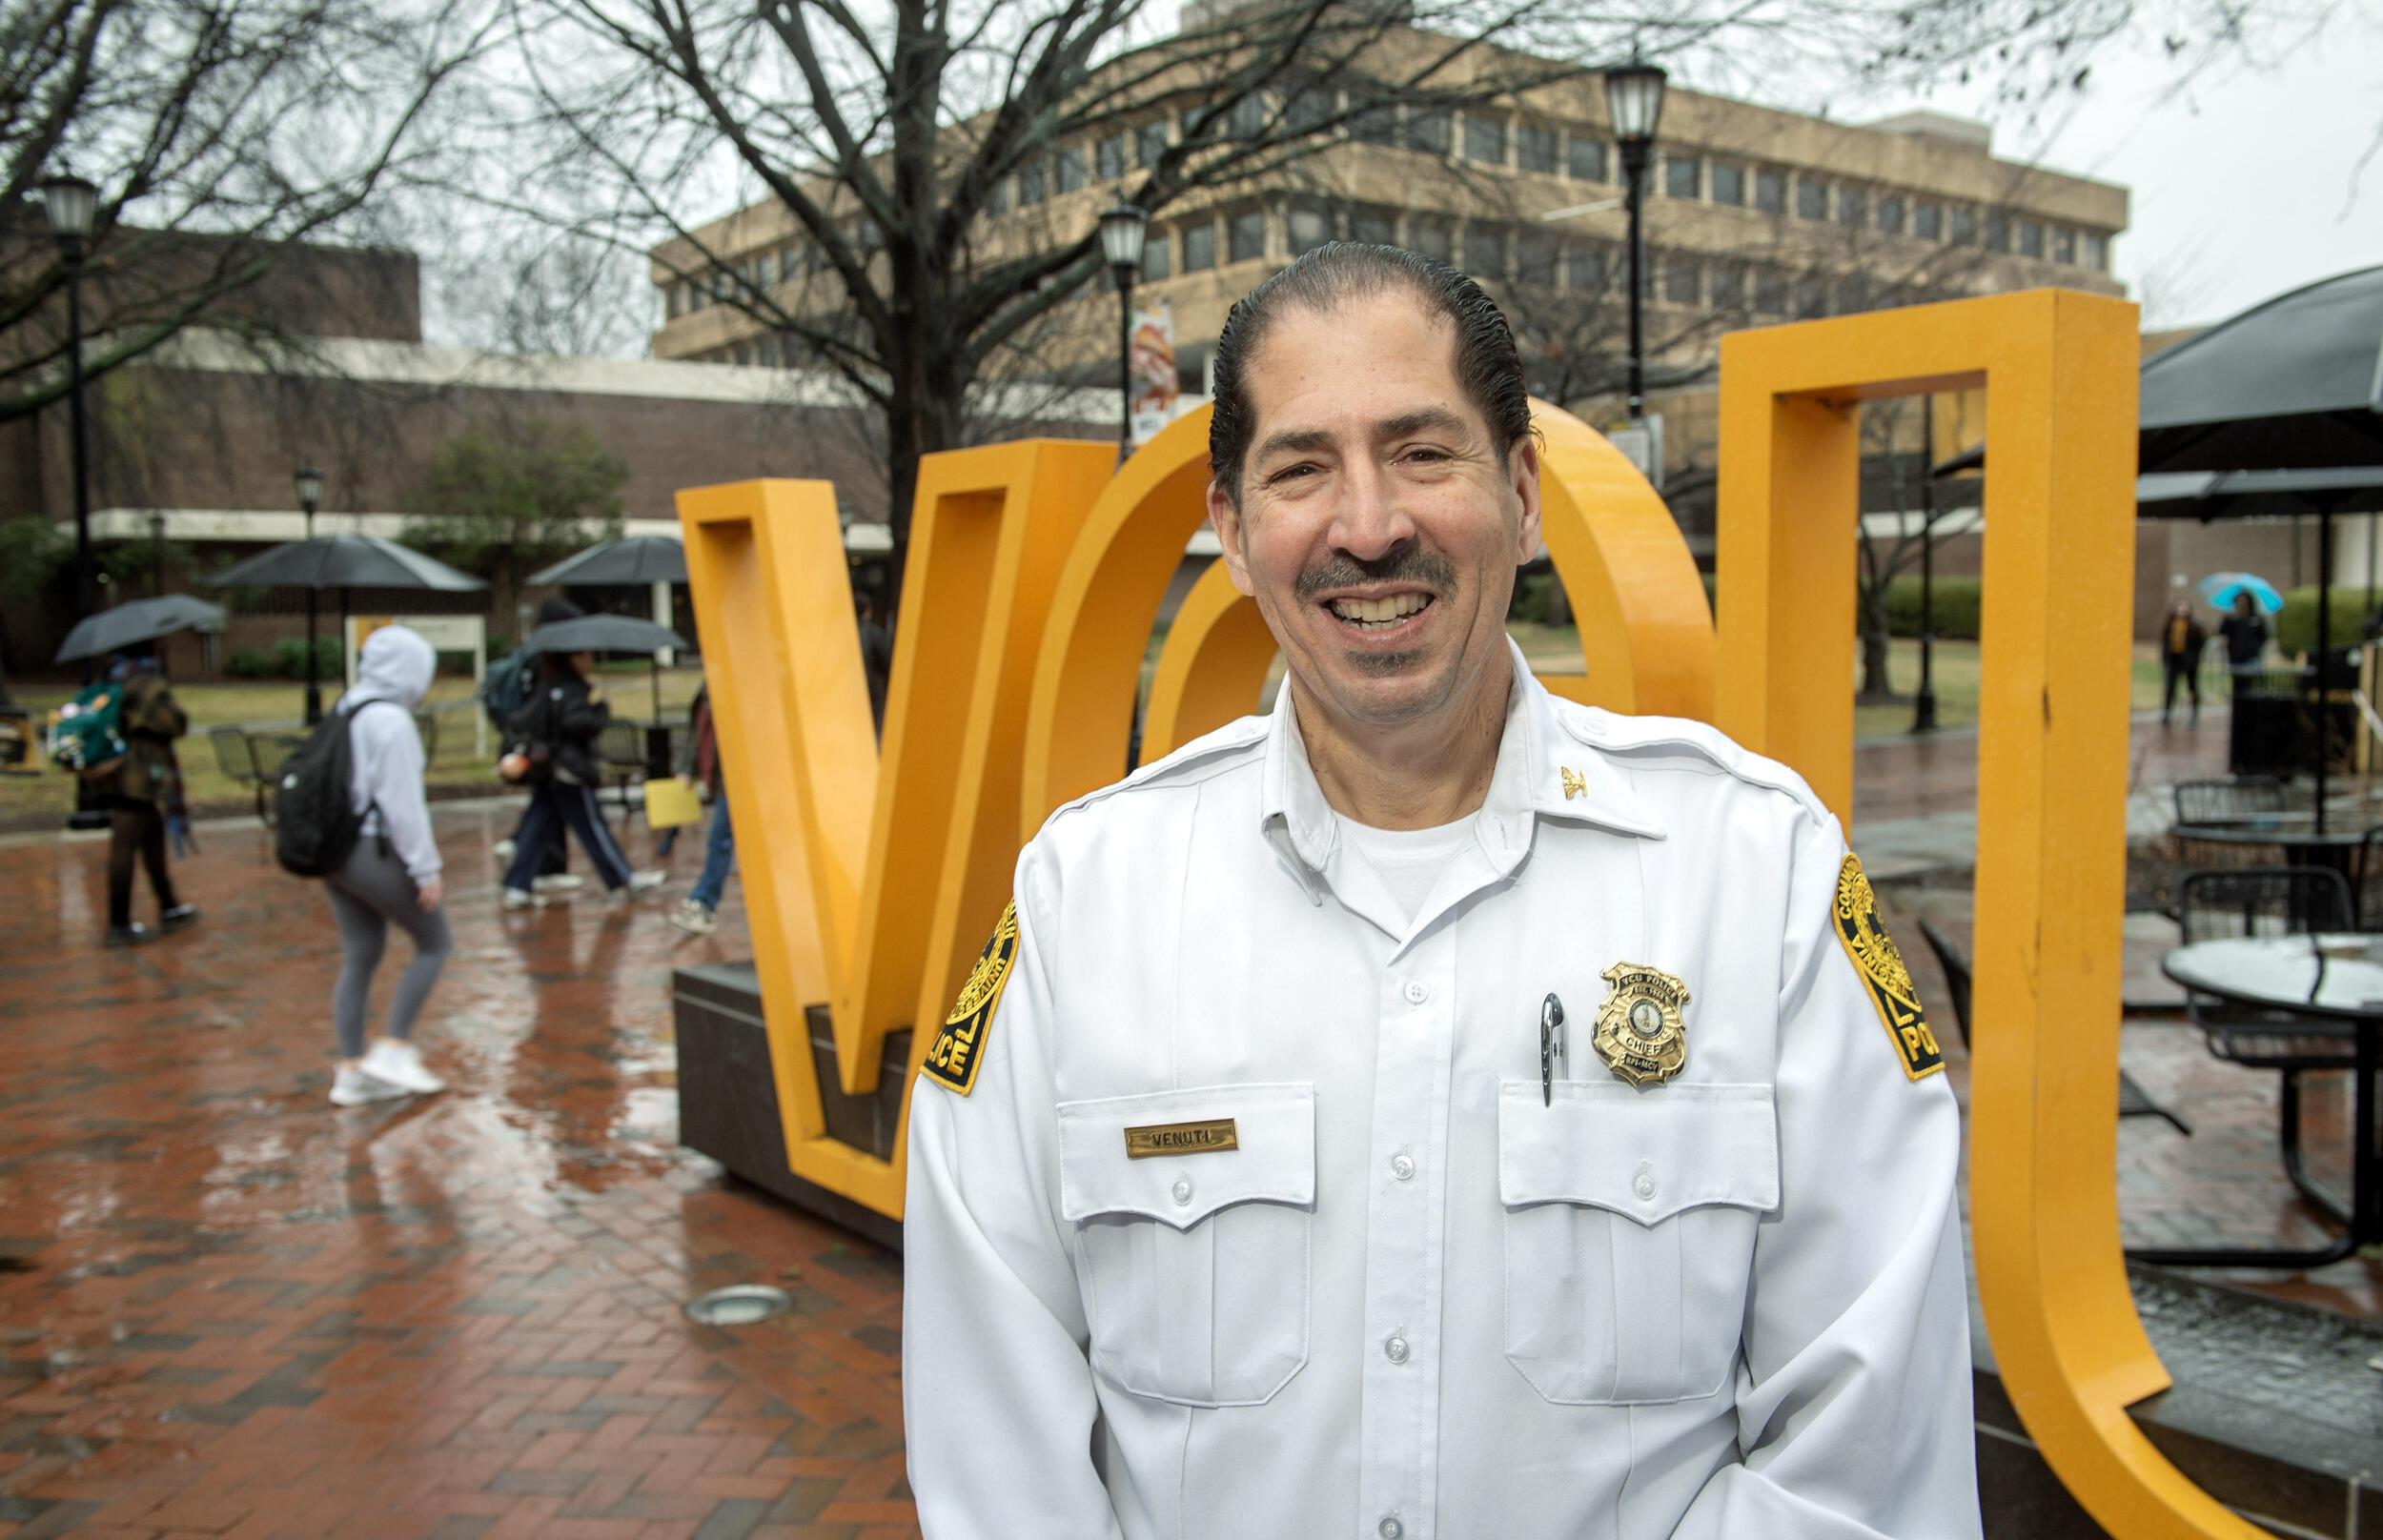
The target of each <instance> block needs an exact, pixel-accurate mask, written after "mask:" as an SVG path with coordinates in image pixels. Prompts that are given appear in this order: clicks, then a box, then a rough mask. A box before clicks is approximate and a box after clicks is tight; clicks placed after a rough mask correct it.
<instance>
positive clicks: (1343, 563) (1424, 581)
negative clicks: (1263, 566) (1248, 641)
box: [1292, 540, 1456, 601]
mask: <svg viewBox="0 0 2383 1540" xmlns="http://www.w3.org/2000/svg"><path fill="white" fill-rule="evenodd" d="M1392 582H1411V583H1414V584H1416V586H1417V587H1421V588H1429V589H1432V590H1434V591H1435V592H1444V591H1445V590H1447V589H1450V588H1453V587H1455V586H1456V563H1455V562H1453V561H1450V560H1449V559H1448V558H1447V557H1444V556H1441V555H1440V554H1439V553H1438V552H1436V551H1426V550H1424V549H1423V547H1422V546H1421V544H1419V543H1418V542H1416V541H1415V540H1400V541H1399V542H1398V543H1397V544H1396V545H1394V546H1392V547H1391V548H1390V549H1389V550H1387V551H1385V552H1383V553H1382V554H1381V555H1380V556H1377V557H1353V556H1351V555H1350V554H1349V553H1348V552H1346V551H1334V553H1333V554H1332V555H1331V556H1329V557H1325V558H1324V559H1323V560H1321V561H1319V562H1317V563H1316V564H1315V565H1314V566H1312V567H1310V568H1308V569H1307V570H1306V571H1305V572H1302V573H1301V574H1299V580H1298V581H1297V582H1295V583H1293V585H1292V592H1293V593H1294V594H1296V595H1297V596H1298V597H1299V598H1300V599H1301V600H1302V601H1305V600H1308V599H1312V598H1314V597H1315V596H1316V595H1318V594H1321V593H1324V592H1325V591H1326V590H1328V589H1334V588H1361V587H1364V586H1365V585H1367V584H1369V583H1392Z"/></svg>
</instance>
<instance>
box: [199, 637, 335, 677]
mask: <svg viewBox="0 0 2383 1540" xmlns="http://www.w3.org/2000/svg"><path fill="white" fill-rule="evenodd" d="M315 658H316V663H315V673H316V678H318V679H337V678H339V677H340V670H341V669H342V668H343V667H344V666H345V664H346V659H344V658H342V657H341V655H340V652H339V642H338V639H337V638H333V637H316V638H315ZM224 667H225V669H226V670H228V671H229V672H231V673H233V674H234V675H237V676H238V677H239V678H241V679H304V678H306V639H305V638H302V637H284V638H281V639H280V640H279V641H276V642H275V643H274V644H273V646H272V647H271V648H264V647H238V648H234V650H233V653H232V656H231V657H230V658H229V659H226V660H225V662H224Z"/></svg>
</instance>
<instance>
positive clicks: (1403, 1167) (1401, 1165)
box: [1390, 1155, 1415, 1182]
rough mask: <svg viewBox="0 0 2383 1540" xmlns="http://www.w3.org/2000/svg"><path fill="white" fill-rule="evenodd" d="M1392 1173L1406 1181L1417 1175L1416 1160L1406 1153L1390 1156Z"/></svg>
mask: <svg viewBox="0 0 2383 1540" xmlns="http://www.w3.org/2000/svg"><path fill="white" fill-rule="evenodd" d="M1390 1174H1391V1175H1392V1176H1395V1177H1396V1178H1397V1179H1398V1180H1399V1181H1401V1182H1404V1181H1406V1180H1407V1179H1408V1178H1409V1177H1412V1176H1413V1175H1415V1162H1414V1161H1413V1160H1412V1159H1410V1158H1409V1157H1407V1156H1405V1155H1393V1156H1392V1157H1391V1158H1390Z"/></svg>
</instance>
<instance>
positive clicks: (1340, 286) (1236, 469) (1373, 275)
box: [1208, 241, 1531, 508]
mask: <svg viewBox="0 0 2383 1540" xmlns="http://www.w3.org/2000/svg"><path fill="white" fill-rule="evenodd" d="M1397 289H1404V290H1406V291H1407V292H1408V293H1410V294H1414V295H1415V296H1416V298H1417V299H1419V300H1421V301H1422V303H1423V305H1424V307H1425V308H1426V309H1427V310H1429V311H1430V312H1431V313H1432V314H1436V315H1439V316H1442V317H1444V318H1445V319H1446V320H1447V322H1448V324H1449V328H1450V329H1451V330H1452V331H1454V332H1455V333H1456V385H1457V388H1458V389H1460V390H1462V391H1463V392H1464V395H1465V399H1466V400H1467V401H1470V402H1471V403H1472V404H1473V408H1474V410H1475V411H1477V412H1478V413H1480V414H1481V416H1482V419H1483V420H1484V421H1486V422H1487V423H1488V424H1489V431H1490V441H1491V442H1492V443H1493V444H1495V445H1496V446H1497V461H1498V464H1499V465H1501V466H1503V465H1505V464H1507V463H1508V456H1510V455H1511V454H1512V453H1513V451H1514V447H1515V441H1516V440H1517V439H1518V438H1521V437H1522V436H1524V435H1525V434H1528V433H1529V432H1530V431H1531V396H1530V392H1529V390H1528V389H1527V388H1526V387H1525V386H1524V384H1523V380H1522V357H1521V355H1519V354H1517V352H1516V351H1515V334H1514V333H1513V331H1512V330H1510V329H1509V328H1508V327H1507V325H1506V317H1505V314H1504V313H1503V312H1501V311H1499V310H1498V308H1497V301H1495V300H1493V299H1491V298H1490V296H1489V295H1488V294H1485V293H1483V292H1482V290H1481V286H1480V285H1479V284H1477V283H1475V282H1474V281H1473V280H1472V279H1471V278H1468V277H1466V276H1465V275H1464V274H1461V273H1458V272H1456V270H1455V269H1454V268H1451V267H1448V266H1447V265H1445V264H1444V263H1439V262H1435V261H1433V260H1432V259H1431V258H1430V257H1428V256H1418V255H1416V253H1413V252H1408V251H1401V250H1400V249H1399V248H1397V247H1395V246H1363V245H1358V244H1356V243H1354V242H1350V241H1331V242H1328V243H1326V244H1325V245H1322V246H1319V247H1317V248H1316V249H1315V250H1314V251H1312V252H1310V253H1307V254H1306V255H1304V256H1302V257H1300V258H1299V259H1298V260H1297V261H1295V262H1293V263H1292V264H1291V265H1290V266H1289V267H1287V268H1285V269H1283V270H1282V271H1281V272H1280V273H1277V274H1274V275H1273V277H1271V278H1269V279H1267V280H1266V281H1265V282H1264V283H1261V284H1259V285H1258V286H1257V287H1256V288H1255V289H1253V290H1251V291H1250V292H1249V294H1246V295H1244V296H1243V297H1242V298H1241V299H1240V301H1239V302H1237V303H1236V304H1235V305H1234V306H1233V307H1232V314H1228V315H1227V316H1226V317H1225V330H1224V333H1223V334H1222V335H1220V336H1218V337H1217V339H1216V370H1215V385H1216V395H1215V407H1216V409H1215V415H1214V416H1213V417H1212V419H1211V420H1210V423H1209V427H1208V463H1209V471H1210V474H1211V475H1212V476H1215V478H1216V481H1217V484H1218V485H1220V486H1222V487H1223V488H1224V489H1225V495H1226V496H1229V497H1231V498H1232V505H1233V506H1234V507H1235V508H1239V507H1240V506H1241V473H1242V470H1243V468H1244V465H1245V462H1246V461H1247V460H1248V459H1249V456H1250V440H1251V438H1252V437H1253V436H1255V434H1256V433H1257V413H1256V409H1255V407H1254V406H1253V405H1252V403H1251V400H1250V380H1249V368H1250V361H1251V359H1253V358H1254V357H1255V356H1256V355H1257V351H1258V349H1259V348H1260V347H1261V346H1263V345H1264V343H1265V341H1266V334H1268V333H1269V332H1271V331H1273V329H1274V324H1275V323H1276V322H1277V321H1279V320H1280V319H1281V318H1282V315H1283V313H1284V312H1285V311H1286V310H1291V309H1298V310H1306V311H1314V312H1315V313H1316V314H1330V313H1332V312H1334V311H1335V310H1338V309H1340V308H1341V307H1342V306H1344V305H1347V304H1349V303H1351V302H1352V301H1354V300H1359V299H1371V298H1372V297H1374V296H1375V294H1387V293H1390V292H1392V291H1394V290H1397Z"/></svg>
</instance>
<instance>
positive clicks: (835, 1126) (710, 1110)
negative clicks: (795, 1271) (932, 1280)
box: [671, 962, 910, 1251]
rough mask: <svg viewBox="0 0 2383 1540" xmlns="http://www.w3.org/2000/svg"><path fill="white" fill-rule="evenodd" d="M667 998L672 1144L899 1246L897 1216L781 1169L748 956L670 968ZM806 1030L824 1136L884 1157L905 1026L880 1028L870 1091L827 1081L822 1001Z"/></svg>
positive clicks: (772, 1085) (829, 1041)
mask: <svg viewBox="0 0 2383 1540" xmlns="http://www.w3.org/2000/svg"><path fill="white" fill-rule="evenodd" d="M671 997H672V1003H673V1010H672V1013H671V1015H672V1022H673V1024H674V1026H675V1028H676V1031H677V1033H678V1040H679V1143H681V1144H682V1145H686V1146H687V1147H688V1148H689V1149H696V1150H701V1151H703V1153H704V1154H706V1155H708V1156H710V1157H711V1158H712V1159H713V1160H716V1161H718V1162H719V1163H720V1164H721V1165H724V1166H726V1167H727V1168H728V1169H729V1170H730V1171H731V1172H733V1173H734V1174H735V1175H737V1176H739V1177H741V1178H743V1180H744V1181H747V1182H750V1183H752V1184H753V1185H755V1186H757V1187H761V1188H764V1189H765V1190H767V1191H770V1192H774V1193H776V1194H777V1195H778V1196H779V1197H781V1198H784V1200H785V1201H786V1202H788V1203H790V1204H792V1205H794V1206H796V1207H798V1208H801V1209H804V1210H805V1211H806V1212H809V1213H813V1214H817V1215H818V1216H819V1217H820V1218H822V1219H825V1220H829V1221H832V1222H833V1223H835V1224H838V1225H841V1226H844V1227H845V1229H848V1230H852V1231H854V1232H855V1233H857V1234H860V1235H864V1236H866V1237H867V1238H868V1239H870V1240H872V1241H875V1242H876V1243H877V1244H878V1245H880V1246H887V1247H890V1248H891V1249H893V1250H896V1251H899V1250H901V1249H902V1224H901V1222H900V1221H899V1220H893V1219H888V1218H886V1216H885V1215H883V1214H881V1213H879V1212H877V1211H876V1210H875V1209H873V1208H869V1207H866V1206H863V1205H861V1204H857V1203H854V1202H853V1201H852V1200H851V1199H849V1198H846V1197H845V1196H844V1195H843V1194H842V1193H836V1192H830V1191H828V1190H827V1189H826V1188H825V1187H823V1186H821V1185H818V1184H817V1183H814V1182H805V1181H804V1180H803V1179H802V1178H801V1177H799V1176H796V1175H795V1174H794V1173H793V1172H792V1171H790V1170H788V1169H787V1168H786V1137H785V1125H784V1123H783V1122H781V1121H780V1119H779V1113H778V1081H777V1077H776V1076H775V1075H773V1074H771V1072H770V1063H769V1034H768V1032H767V1030H766V1029H765V1028H764V1025H763V1022H762V991H761V982H760V980H759V978H758V977H757V976H756V975H755V972H754V968H753V964H752V963H750V962H704V963H699V964H697V965H695V966H693V967H685V968H680V969H678V970H677V971H676V972H675V973H674V974H673V975H672V976H671ZM810 1029H811V1063H812V1065H813V1067H814V1069H815V1070H816V1071H817V1073H818V1077H819V1085H820V1095H821V1099H822V1101H823V1103H824V1104H825V1112H826V1115H827V1135H828V1137H829V1138H831V1139H836V1140H839V1141H841V1142H843V1143H845V1144H847V1145H851V1146H852V1147H853V1148H855V1149H858V1150H861V1151H862V1152H864V1153H866V1154H869V1155H874V1156H876V1157H877V1158H878V1159H880V1160H890V1159H891V1158H892V1156H893V1142H894V1130H895V1128H896V1127H897V1126H899V1124H900V1120H901V1116H902V1081H903V1077H904V1076H905V1075H906V1074H907V1073H908V1072H909V1064H910V1034H909V1033H908V1032H907V1031H901V1032H889V1033H887V1034H886V1053H885V1059H884V1063H883V1065H882V1067H881V1069H880V1071H879V1074H878V1077H877V1089H876V1090H874V1091H872V1092H869V1093H868V1094H866V1095H865V1096H846V1095H845V1094H844V1092H842V1091H841V1090H839V1089H837V1080H836V1045H835V1038H834V1035H833V1032H832V1030H831V1029H830V1027H829V1024H828V1018H827V1012H826V1009H825V1007H823V1006H813V1007H812V1009H811V1011H810Z"/></svg>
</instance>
